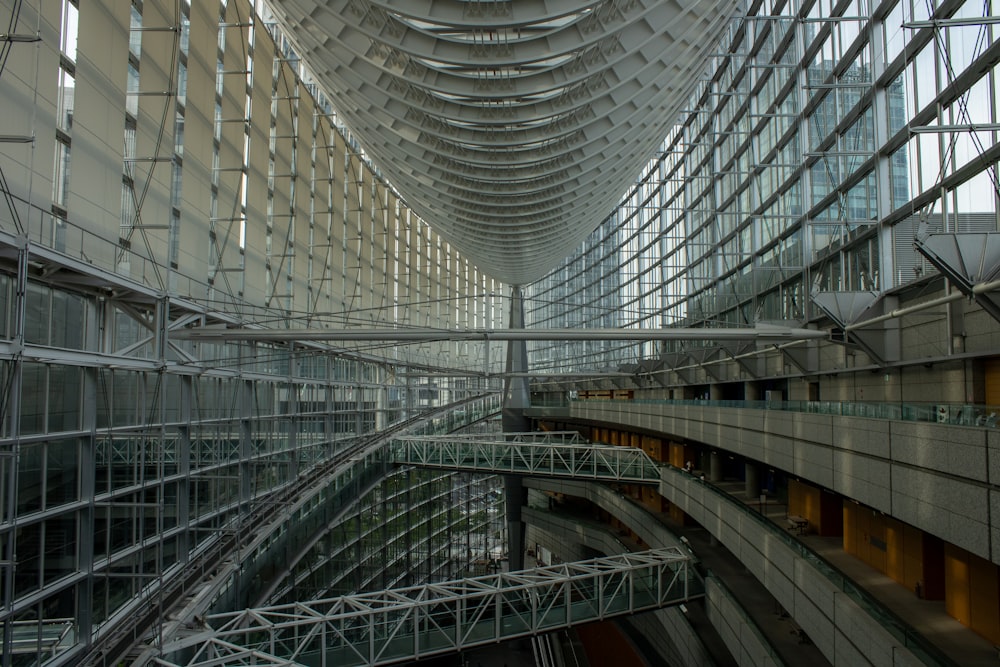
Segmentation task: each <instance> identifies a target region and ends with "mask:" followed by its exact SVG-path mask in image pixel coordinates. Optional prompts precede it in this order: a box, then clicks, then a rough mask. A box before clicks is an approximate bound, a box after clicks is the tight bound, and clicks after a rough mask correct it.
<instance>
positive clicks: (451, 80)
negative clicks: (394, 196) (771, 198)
mask: <svg viewBox="0 0 1000 667" xmlns="http://www.w3.org/2000/svg"><path fill="white" fill-rule="evenodd" d="M736 4H737V3H736V2H735V1H734V0H700V1H698V0H696V1H694V2H687V1H684V0H666V1H664V0H605V1H603V2H571V1H569V0H518V1H517V2H503V1H491V0H479V1H463V0H272V2H271V5H272V7H273V8H274V10H275V13H276V15H277V17H278V18H279V20H281V21H282V23H283V25H284V27H285V29H286V30H287V31H288V33H289V35H290V36H291V38H292V40H293V41H294V42H295V44H296V47H297V48H298V49H299V51H300V54H301V55H302V56H303V57H304V58H306V60H307V61H308V62H309V63H310V67H311V68H312V70H313V72H314V74H315V75H316V77H317V78H318V79H319V80H320V82H321V83H322V84H323V86H324V87H325V88H326V89H327V91H328V92H329V93H330V94H331V95H332V96H333V98H334V100H335V104H336V106H337V110H338V112H339V113H340V115H341V116H342V117H343V119H344V121H345V122H346V123H347V125H348V126H349V127H350V128H351V130H352V131H353V132H354V133H355V134H356V135H357V136H358V138H359V139H360V140H361V142H362V144H363V145H364V146H365V150H366V151H367V152H368V153H369V154H370V155H371V156H372V158H373V159H374V160H375V162H376V163H377V164H378V165H379V167H380V168H381V169H382V171H383V173H384V174H385V175H386V176H387V177H388V178H389V180H390V181H391V182H392V183H393V185H394V186H395V187H396V188H397V189H398V190H399V191H400V193H401V194H402V195H403V196H404V197H405V198H406V200H407V202H408V203H409V204H410V206H412V207H413V208H414V209H415V210H416V211H417V213H418V214H420V215H421V217H423V218H424V219H425V220H426V221H427V222H428V223H429V224H430V225H431V226H432V227H434V229H435V230H436V231H437V232H438V233H439V234H440V235H441V236H442V237H444V238H445V239H446V240H447V241H448V242H450V243H451V244H452V245H453V246H455V247H456V248H457V249H458V250H459V251H461V252H462V253H463V254H464V255H466V256H467V257H468V258H469V259H470V260H471V261H473V262H474V263H475V264H476V265H477V266H478V267H479V268H480V269H482V270H483V271H485V272H486V273H488V274H490V275H491V276H493V277H494V278H497V279H499V280H501V281H503V282H506V283H510V284H515V285H523V284H527V283H529V282H532V281H534V280H536V279H538V278H540V277H541V276H542V275H544V274H545V273H546V272H547V271H549V270H550V269H551V268H553V267H554V266H555V265H556V264H557V263H558V262H559V261H560V260H561V259H562V258H563V257H564V256H565V255H567V254H569V253H570V252H572V251H573V250H574V249H575V248H576V247H577V246H578V245H579V244H580V243H581V242H582V241H583V240H584V239H585V238H586V237H587V235H589V234H590V232H592V231H593V230H594V228H595V227H597V225H598V224H600V222H601V220H602V219H603V218H604V217H605V216H606V215H607V214H608V212H609V211H610V210H611V209H612V208H613V206H614V205H615V204H617V201H618V199H619V198H620V196H621V194H622V193H623V192H624V191H625V189H626V188H627V187H628V184H629V182H630V181H631V179H633V178H634V177H635V174H636V173H637V172H638V170H639V169H641V168H642V167H643V166H644V163H645V159H644V158H643V156H651V155H652V153H653V152H654V151H655V149H656V148H657V146H658V145H659V143H660V142H661V141H662V139H663V137H664V136H665V135H666V133H667V131H668V130H669V128H670V126H671V124H672V123H673V122H674V120H675V118H676V116H677V114H678V112H679V110H680V108H681V105H683V104H684V103H685V102H686V99H687V95H688V93H689V92H690V90H691V88H692V86H693V84H694V81H695V79H696V77H697V76H698V75H699V74H700V73H701V72H702V71H703V69H704V67H705V62H706V54H707V53H708V51H709V49H711V48H713V45H714V44H715V43H716V42H717V41H718V37H719V36H720V34H721V32H722V31H723V30H725V28H726V26H727V25H728V17H730V16H731V15H732V13H733V11H734V10H735V8H736Z"/></svg>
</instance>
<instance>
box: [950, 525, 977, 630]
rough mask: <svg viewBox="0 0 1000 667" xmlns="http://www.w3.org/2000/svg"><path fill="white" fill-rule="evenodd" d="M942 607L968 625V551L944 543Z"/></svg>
mask: <svg viewBox="0 0 1000 667" xmlns="http://www.w3.org/2000/svg"><path fill="white" fill-rule="evenodd" d="M944 591H945V592H944V608H945V611H947V612H948V615H949V616H951V617H953V618H956V619H958V621H959V622H961V623H964V624H965V625H969V620H970V617H971V612H970V608H971V601H970V599H969V552H967V551H965V550H964V549H960V548H958V547H956V546H954V545H952V544H947V543H946V544H945V545H944Z"/></svg>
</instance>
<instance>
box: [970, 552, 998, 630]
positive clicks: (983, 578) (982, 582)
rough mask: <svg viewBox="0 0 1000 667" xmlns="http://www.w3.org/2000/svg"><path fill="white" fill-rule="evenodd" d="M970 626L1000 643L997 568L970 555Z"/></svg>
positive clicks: (984, 560) (982, 559)
mask: <svg viewBox="0 0 1000 667" xmlns="http://www.w3.org/2000/svg"><path fill="white" fill-rule="evenodd" d="M969 588H970V591H971V595H970V597H969V615H970V618H971V623H970V626H971V627H972V629H973V630H975V631H976V632H978V633H979V634H981V635H983V636H984V637H986V638H987V639H989V640H990V641H992V642H994V643H1000V577H998V573H997V566H996V565H994V564H993V563H991V562H989V561H988V560H986V559H984V558H980V557H979V556H976V555H974V554H969Z"/></svg>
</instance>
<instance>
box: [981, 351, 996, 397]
mask: <svg viewBox="0 0 1000 667" xmlns="http://www.w3.org/2000/svg"><path fill="white" fill-rule="evenodd" d="M983 367H984V368H985V371H986V405H1000V359H987V360H986V361H984V362H983Z"/></svg>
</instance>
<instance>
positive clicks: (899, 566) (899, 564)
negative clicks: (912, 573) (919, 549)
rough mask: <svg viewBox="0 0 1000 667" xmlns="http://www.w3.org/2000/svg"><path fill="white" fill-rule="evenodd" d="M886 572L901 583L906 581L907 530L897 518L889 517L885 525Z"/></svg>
mask: <svg viewBox="0 0 1000 667" xmlns="http://www.w3.org/2000/svg"><path fill="white" fill-rule="evenodd" d="M885 543H886V555H885V573H886V574H887V575H889V576H890V577H892V578H893V579H894V580H896V581H898V582H899V583H901V584H904V585H905V583H906V548H905V545H906V531H905V527H904V525H903V524H902V523H900V522H899V521H896V520H895V519H889V521H887V522H886V527H885Z"/></svg>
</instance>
